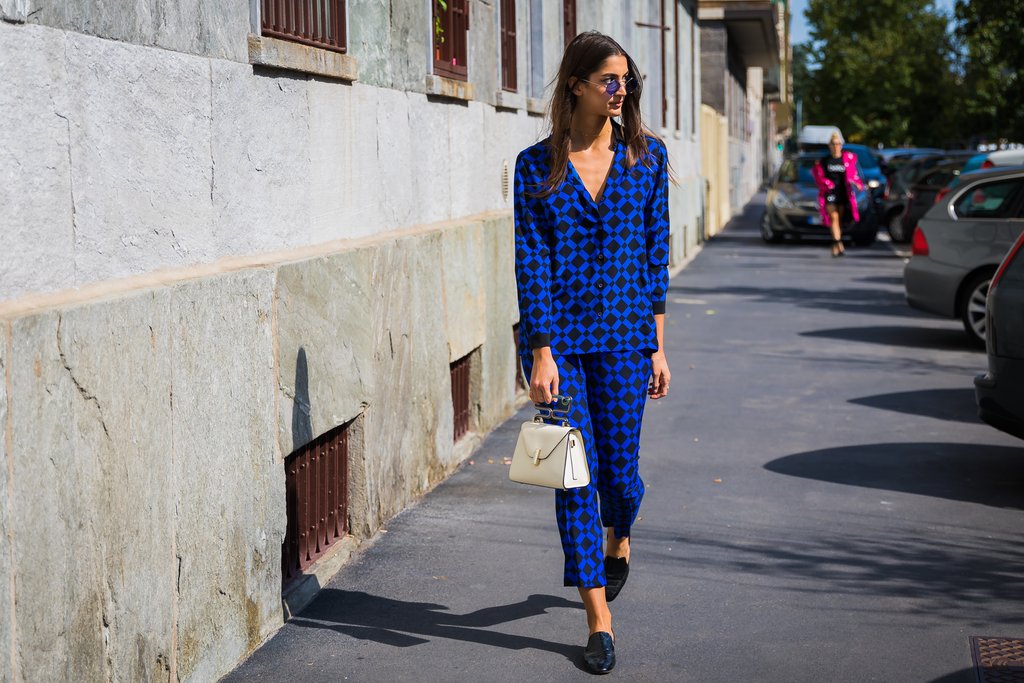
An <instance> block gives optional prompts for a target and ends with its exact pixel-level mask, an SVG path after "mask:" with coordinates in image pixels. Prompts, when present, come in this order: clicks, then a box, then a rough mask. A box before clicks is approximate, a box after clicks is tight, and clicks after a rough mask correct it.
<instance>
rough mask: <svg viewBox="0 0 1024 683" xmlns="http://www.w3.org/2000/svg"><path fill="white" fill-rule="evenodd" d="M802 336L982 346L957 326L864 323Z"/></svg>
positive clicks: (967, 348) (962, 347) (952, 347)
mask: <svg viewBox="0 0 1024 683" xmlns="http://www.w3.org/2000/svg"><path fill="white" fill-rule="evenodd" d="M800 336H801V337H819V338H825V339H841V340H843V341H855V342H866V343H868V344H882V345H885V346H907V347H912V348H921V349H936V350H940V351H976V352H978V353H979V354H981V353H983V352H984V350H983V349H979V348H977V347H975V346H973V345H972V344H971V342H970V340H969V339H968V338H967V334H966V333H965V332H964V331H963V330H962V329H960V328H953V327H950V328H949V329H940V328H935V327H909V326H886V325H875V326H867V327H836V328H833V329H829V330H814V331H812V332H801V333H800Z"/></svg>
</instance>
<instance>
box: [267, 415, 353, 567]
mask: <svg viewBox="0 0 1024 683" xmlns="http://www.w3.org/2000/svg"><path fill="white" fill-rule="evenodd" d="M350 424H351V423H348V424H344V425H341V426H339V427H335V428H334V429H332V430H331V431H329V432H327V433H326V434H323V435H321V436H318V437H317V438H316V439H314V440H313V441H311V442H309V443H308V444H306V445H305V446H303V447H302V448H299V449H297V450H296V451H294V452H293V453H291V454H290V455H289V456H288V457H287V458H285V461H284V467H285V506H286V510H287V519H288V525H287V529H286V531H285V537H284V543H283V544H282V546H281V575H282V577H283V580H284V583H288V582H289V581H290V580H292V579H294V578H296V577H298V576H301V575H302V572H304V571H305V570H306V569H307V568H308V567H309V565H311V564H313V562H315V561H316V560H317V559H318V558H320V556H321V555H323V554H324V552H325V551H326V550H327V549H328V548H330V547H331V545H333V544H334V543H335V542H336V541H337V540H339V539H340V538H342V537H343V536H345V534H347V533H348V433H349V432H348V427H349V425H350Z"/></svg>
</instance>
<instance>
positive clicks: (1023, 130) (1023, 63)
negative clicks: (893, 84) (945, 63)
mask: <svg viewBox="0 0 1024 683" xmlns="http://www.w3.org/2000/svg"><path fill="white" fill-rule="evenodd" d="M955 11H956V20H957V26H956V38H957V48H958V56H959V64H958V66H959V69H958V80H959V81H960V85H961V86H962V88H961V90H960V92H962V93H969V94H970V96H969V97H961V98H958V106H959V107H960V117H961V121H962V125H963V127H964V129H965V130H968V131H971V132H972V133H974V134H975V135H976V136H978V137H980V138H986V139H988V140H998V139H1001V138H1004V139H1010V140H1013V141H1015V142H1024V35H1022V33H1021V30H1022V29H1021V26H1024V3H1022V2H1021V1H1020V0H970V2H967V1H966V0H957V3H956V10H955Z"/></svg>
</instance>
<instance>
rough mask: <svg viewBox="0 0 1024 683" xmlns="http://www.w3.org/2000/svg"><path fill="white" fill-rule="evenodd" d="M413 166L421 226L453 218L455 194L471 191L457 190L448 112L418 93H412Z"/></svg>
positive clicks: (414, 194) (414, 196) (412, 188)
mask: <svg viewBox="0 0 1024 683" xmlns="http://www.w3.org/2000/svg"><path fill="white" fill-rule="evenodd" d="M408 98H409V123H408V126H409V130H411V131H415V134H414V135H412V137H411V138H410V140H409V157H408V158H409V163H411V164H414V168H415V172H414V173H413V174H412V176H411V178H412V180H411V182H410V183H409V189H410V191H411V194H412V201H413V206H416V207H418V212H417V213H418V218H417V220H416V222H417V223H433V222H435V221H443V220H448V219H449V218H451V217H452V212H451V209H452V192H468V191H469V188H464V187H460V188H453V187H452V185H451V179H450V177H449V173H450V171H451V167H450V166H449V164H448V156H449V154H450V149H449V140H448V136H449V132H448V124H449V121H448V110H447V107H446V106H439V105H438V104H436V103H434V102H430V101H428V100H427V98H426V96H424V95H420V94H418V93H408Z"/></svg>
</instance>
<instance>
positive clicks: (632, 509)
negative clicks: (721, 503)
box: [522, 351, 651, 588]
mask: <svg viewBox="0 0 1024 683" xmlns="http://www.w3.org/2000/svg"><path fill="white" fill-rule="evenodd" d="M552 356H553V357H554V360H555V365H556V366H557V367H558V393H559V394H563V395H569V396H572V398H573V401H572V405H571V407H570V409H569V417H568V419H569V423H570V424H571V425H572V426H573V427H576V428H578V429H579V430H580V432H581V433H582V434H583V442H584V444H585V446H586V450H587V458H588V460H589V465H590V485H588V486H585V487H582V488H578V489H570V490H568V491H560V490H556V491H555V514H556V517H557V520H558V532H559V535H560V536H561V539H562V551H563V552H564V554H565V570H564V584H565V585H566V586H584V587H589V588H592V587H597V586H604V585H606V579H605V573H604V527H613V528H614V529H615V535H616V537H618V538H625V537H627V536H629V535H630V527H632V526H633V522H634V521H635V520H636V517H637V513H638V512H639V511H640V502H641V501H642V500H643V497H644V482H643V480H642V479H641V478H640V471H639V458H640V425H641V422H642V420H643V413H644V405H645V403H646V401H647V385H648V383H649V381H650V377H651V358H650V355H649V354H648V353H645V352H643V351H615V352H606V353H592V354H565V355H563V354H556V353H552ZM522 361H523V371H524V372H525V374H526V376H527V377H529V376H530V375H531V374H532V372H533V358H532V356H530V355H526V356H523V357H522Z"/></svg>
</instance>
